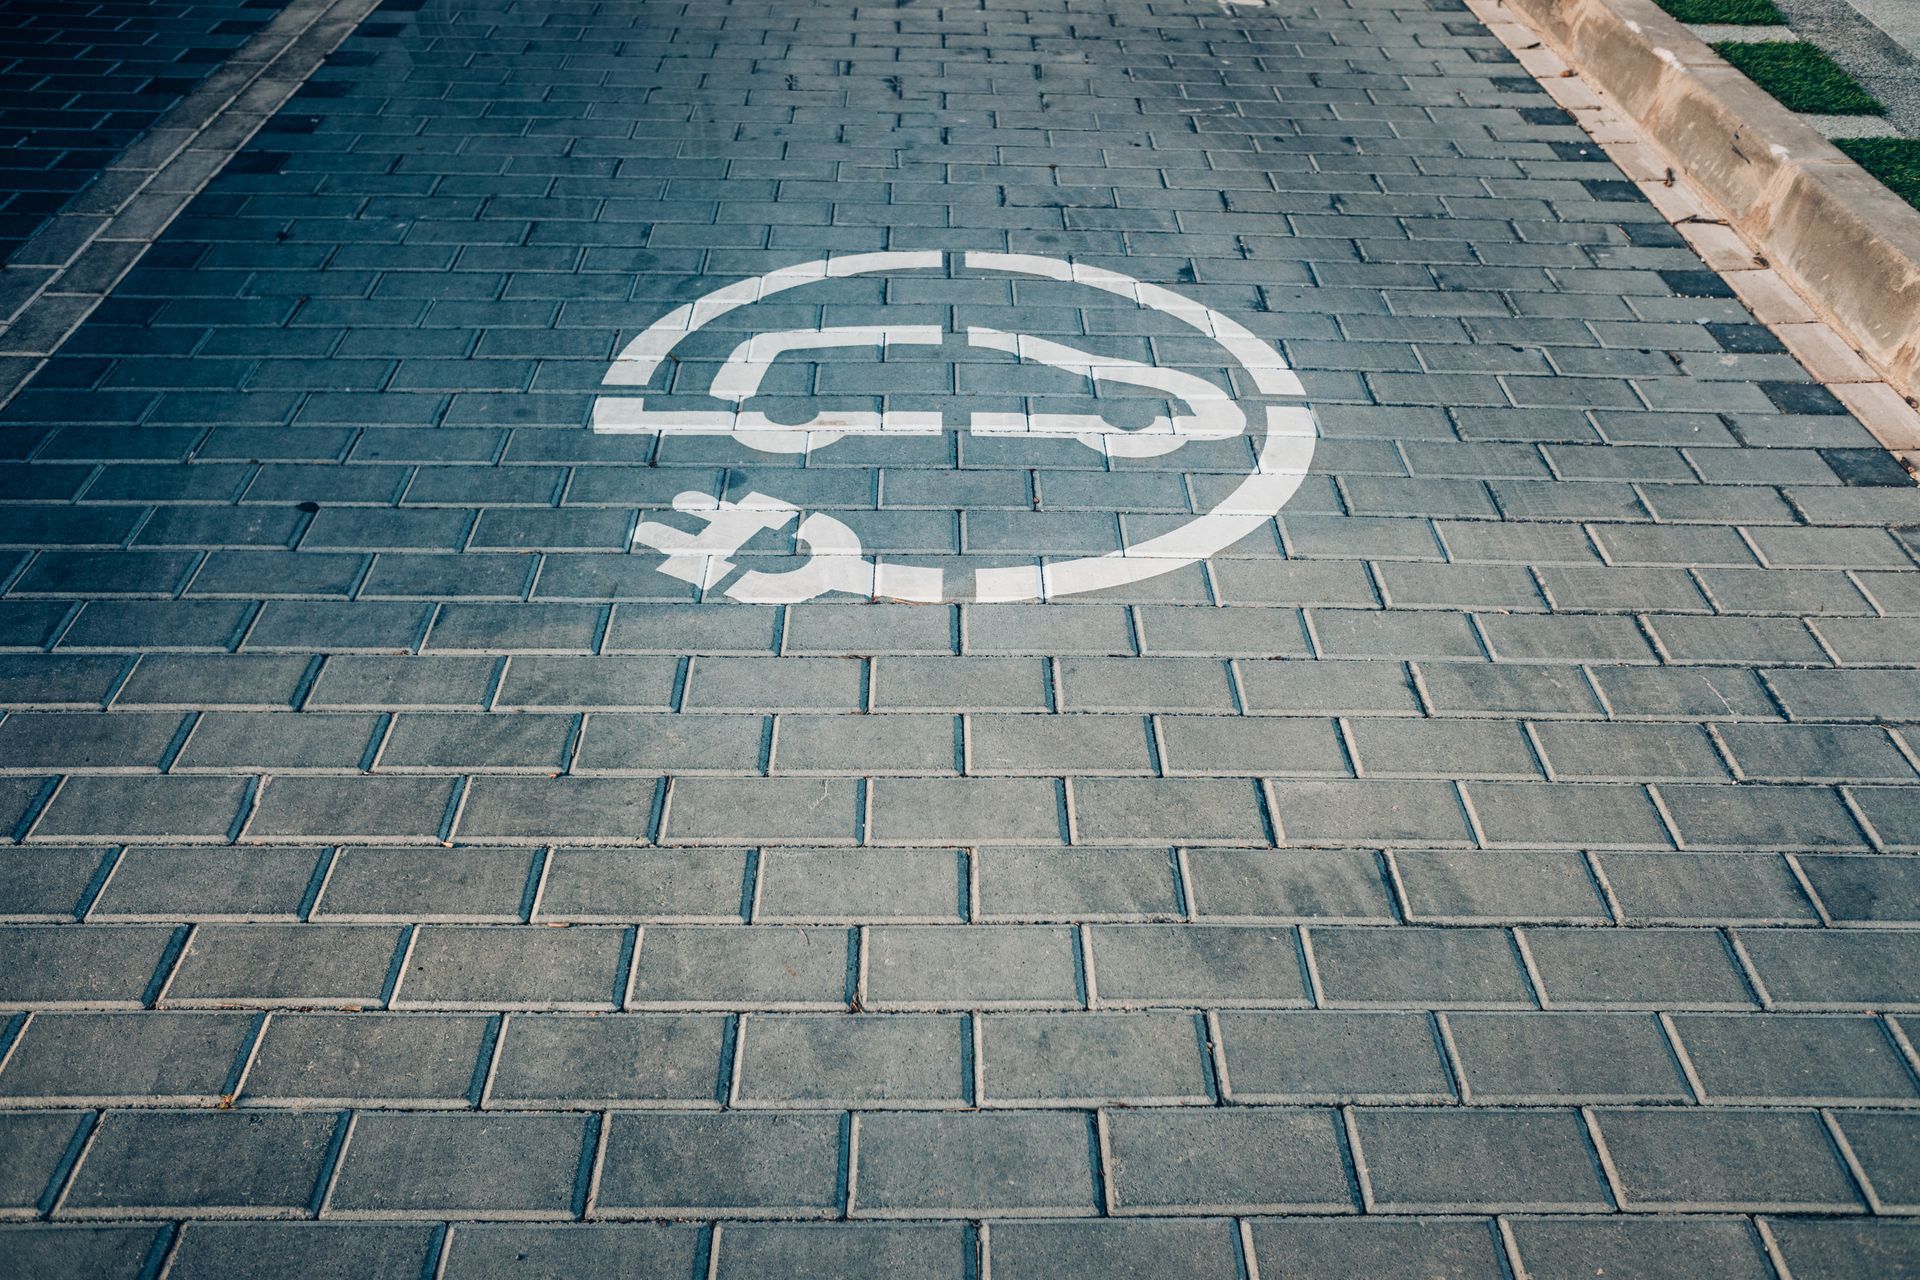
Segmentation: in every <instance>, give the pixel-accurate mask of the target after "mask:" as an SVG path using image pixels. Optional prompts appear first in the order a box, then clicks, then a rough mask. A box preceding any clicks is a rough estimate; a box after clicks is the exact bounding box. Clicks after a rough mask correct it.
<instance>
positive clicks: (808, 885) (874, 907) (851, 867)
mask: <svg viewBox="0 0 1920 1280" xmlns="http://www.w3.org/2000/svg"><path fill="white" fill-rule="evenodd" d="M966 878H967V868H966V864H965V859H964V858H962V857H961V856H960V855H959V854H958V853H956V852H955V851H953V850H950V849H769V850H767V851H765V852H764V853H762V854H761V857H760V882H759V886H758V895H757V900H756V904H755V908H754V918H755V919H756V920H767V921H774V920H791V921H799V922H813V921H849V922H854V921H871V920H897V921H903V922H925V923H937V922H953V921H957V920H958V919H959V918H960V915H961V912H962V910H963V909H964V908H963V902H962V899H963V897H964V894H965V885H966Z"/></svg>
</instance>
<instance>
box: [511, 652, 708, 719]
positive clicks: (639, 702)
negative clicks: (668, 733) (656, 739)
mask: <svg viewBox="0 0 1920 1280" xmlns="http://www.w3.org/2000/svg"><path fill="white" fill-rule="evenodd" d="M676 665H677V664H676V663H675V662H674V661H673V660H672V659H671V658H645V657H639V658H628V657H614V656H607V657H591V658H589V657H580V656H569V655H562V654H540V653H533V654H515V655H513V656H512V657H511V658H509V659H508V660H507V669H506V673H505V674H504V675H503V676H501V677H500V690H499V693H498V694H497V695H496V699H495V706H496V708H497V709H500V710H513V711H522V710H534V709H538V710H543V711H573V710H587V711H597V710H608V711H665V710H667V709H668V708H669V707H671V706H672V705H673V704H672V697H673V688H674V680H675V669H676Z"/></svg>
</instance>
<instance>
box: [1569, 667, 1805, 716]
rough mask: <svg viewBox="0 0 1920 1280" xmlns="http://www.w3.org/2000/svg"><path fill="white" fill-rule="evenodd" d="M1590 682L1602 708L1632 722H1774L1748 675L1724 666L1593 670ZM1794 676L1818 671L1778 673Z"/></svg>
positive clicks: (1767, 701)
mask: <svg viewBox="0 0 1920 1280" xmlns="http://www.w3.org/2000/svg"><path fill="white" fill-rule="evenodd" d="M1591 670H1592V678H1593V683H1594V687H1595V688H1597V689H1598V690H1599V691H1600V696H1601V697H1602V698H1604V699H1606V704H1607V707H1608V709H1609V710H1610V711H1612V713H1613V714H1614V715H1615V716H1617V717H1621V718H1632V719H1637V720H1720V719H1735V718H1739V719H1762V720H1773V719H1777V718H1778V717H1779V714H1780V713H1779V711H1778V710H1777V709H1776V707H1775V706H1774V702H1773V699H1772V698H1770V697H1768V696H1767V690H1766V688H1765V686H1763V685H1762V684H1761V682H1760V678H1759V677H1758V676H1757V675H1755V674H1754V673H1753V672H1751V671H1742V670H1737V669H1734V668H1729V667H1715V668H1710V669H1709V668H1701V669H1699V670H1691V671H1689V670H1684V669H1681V668H1677V667H1658V668H1641V667H1594V668H1592V669H1591ZM1783 674H1787V675H1791V676H1794V677H1800V676H1809V675H1819V674H1821V673H1819V672H1804V671H1796V672H1790V673H1783Z"/></svg>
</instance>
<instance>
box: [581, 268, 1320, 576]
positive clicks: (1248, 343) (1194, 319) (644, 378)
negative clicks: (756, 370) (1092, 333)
mask: <svg viewBox="0 0 1920 1280" xmlns="http://www.w3.org/2000/svg"><path fill="white" fill-rule="evenodd" d="M962 258H963V264H964V265H965V266H967V267H970V268H975V269H978V270H982V271H1000V272H1005V273H1008V274H1011V275H1024V276H1031V277H1035V278H1038V279H1043V280H1057V281H1062V282H1068V283H1073V284H1082V285H1086V286H1088V287H1089V288H1094V289H1099V290H1102V291H1104V292H1106V293H1111V294H1116V295H1118V296H1120V297H1123V298H1128V299H1131V300H1132V301H1133V302H1135V303H1137V304H1138V305H1140V306H1143V307H1146V308H1148V309H1149V310H1153V311H1160V312H1163V313H1165V314H1167V315H1170V316H1172V317H1173V318H1174V319H1176V320H1179V321H1180V322H1181V323H1183V324H1185V325H1187V326H1188V327H1190V328H1192V329H1196V330H1198V331H1199V332H1200V333H1202V334H1204V335H1205V336H1207V337H1209V338H1211V339H1213V340H1214V341H1215V342H1216V343H1218V344H1219V345H1220V347H1221V348H1222V349H1224V350H1225V351H1226V352H1227V353H1228V354H1229V355H1231V356H1232V357H1233V358H1234V360H1235V361H1236V362H1237V363H1238V364H1239V365H1240V366H1241V367H1242V368H1243V369H1245V370H1246V371H1247V373H1248V376H1249V377H1251V378H1252V379H1253V384H1254V386H1255V387H1256V388H1257V389H1258V390H1259V391H1260V392H1261V394H1263V395H1267V396H1284V397H1301V396H1303V395H1304V390H1303V388H1302V387H1301V385H1300V380H1299V378H1298V377H1297V376H1296V375H1295V374H1294V373H1293V371H1292V369H1291V367H1290V366H1289V365H1288V364H1287V362H1286V358H1285V357H1284V356H1282V355H1281V354H1280V353H1279V352H1278V351H1277V350H1275V349H1274V348H1273V347H1272V346H1271V345H1270V344H1268V343H1266V342H1263V341H1261V340H1260V339H1259V338H1258V337H1256V336H1255V335H1254V334H1253V332H1252V331H1251V330H1249V329H1248V328H1247V327H1246V326H1245V325H1242V324H1241V323H1240V322H1239V321H1237V320H1234V319H1231V318H1230V317H1228V316H1225V315H1222V314H1221V313H1220V312H1218V311H1215V310H1214V309H1213V308H1212V307H1209V306H1207V305H1205V304H1204V303H1200V302H1196V301H1194V300H1193V299H1191V298H1187V297H1185V296H1183V295H1181V294H1178V293H1175V292H1174V291H1173V290H1171V289H1167V288H1163V287H1162V286H1160V285H1155V284H1148V283H1146V282H1145V281H1142V280H1136V279H1134V278H1133V277H1132V276H1127V275H1122V274H1121V273H1119V272H1117V271H1109V270H1106V269H1105V268H1102V267H1092V266H1088V265H1086V264H1084V263H1077V262H1070V261H1067V260H1066V259H1062V258H1050V257H1045V256H1042V255H1039V254H1022V253H990V252H976V251H972V250H969V251H966V252H965V253H964V254H963V255H962ZM945 265H946V253H945V252H944V251H943V250H938V249H931V250H923V251H911V252H907V251H888V252H881V253H859V254H845V255H838V256H835V257H830V258H822V259H817V260H815V261H812V262H802V263H797V264H795V265H793V266H788V267H780V268H778V269H776V270H774V271H770V272H767V273H766V274H765V275H759V276H754V277H751V278H749V279H746V280H741V281H737V282H736V283H734V284H730V285H726V286H723V287H722V288H719V289H716V290H714V291H713V292H712V293H709V294H706V295H704V296H702V297H700V298H697V299H695V300H694V301H692V302H690V303H686V304H684V305H682V306H680V307H677V308H675V309H674V310H672V311H670V312H668V313H667V314H666V315H664V316H662V317H661V318H660V319H658V320H656V321H654V322H653V323H652V324H650V325H648V326H647V328H646V329H645V330H643V331H642V332H641V333H640V334H639V335H638V336H636V337H635V338H634V339H633V341H631V342H629V343H628V344H627V345H626V346H625V347H624V348H622V350H621V352H620V354H619V355H618V356H617V357H615V359H614V362H613V365H612V367H611V368H609V369H608V371H607V374H606V376H605V377H604V378H603V379H602V380H601V381H602V383H603V385H606V386H610V387H641V386H646V385H647V384H648V383H650V382H651V381H652V380H653V375H654V374H655V373H656V372H657V371H658V369H659V367H660V364H661V362H662V361H663V360H665V359H666V358H667V356H669V355H670V354H672V352H673V350H674V349H675V348H676V347H678V346H679V345H680V343H681V342H683V341H685V340H686V339H687V337H689V336H690V335H691V334H694V333H696V332H698V331H699V330H700V329H701V328H702V327H704V326H705V325H707V324H709V323H710V322H712V321H713V320H716V319H718V318H719V317H721V316H723V315H726V314H727V313H728V312H731V311H734V310H737V309H738V308H740V307H744V306H747V305H748V304H750V303H753V302H758V301H760V300H761V299H764V298H768V297H772V296H773V295H775V294H779V293H785V292H786V291H787V290H789V289H797V288H800V287H802V286H803V285H809V284H815V283H819V282H821V281H825V280H838V279H846V278H849V277H853V276H862V275H873V274H876V273H882V272H896V271H926V270H938V269H941V268H943V267H944V266H945ZM633 403H634V402H633V401H632V400H631V399H630V398H628V397H601V399H599V400H598V401H596V402H595V404H594V417H593V430H595V431H596V432H603V433H620V432H623V431H624V432H634V431H636V430H641V431H644V432H646V433H651V432H652V431H653V430H654V429H653V428H635V427H633V426H623V425H622V423H621V412H620V411H621V408H622V407H623V406H627V405H631V404H633ZM603 406H605V410H604V411H603ZM1266 427H1267V434H1266V439H1265V440H1264V441H1263V442H1262V444H1261V447H1260V452H1259V454H1258V456H1257V458H1256V459H1255V462H1254V468H1253V470H1252V472H1250V473H1249V474H1248V475H1247V476H1246V477H1245V478H1244V479H1242V480H1241V481H1240V483H1239V484H1238V485H1236V486H1235V487H1234V489H1233V491H1232V492H1231V493H1229V494H1227V496H1226V497H1225V498H1223V499H1222V500H1221V501H1220V502H1219V503H1218V504H1216V505H1215V506H1214V507H1213V508H1211V509H1210V510H1208V511H1205V512H1202V513H1201V514H1200V515H1197V516H1195V517H1194V518H1193V519H1192V520H1190V521H1188V522H1187V523H1186V524H1184V525H1181V526H1180V527H1179V528H1177V529H1172V530H1169V531H1168V532H1166V533H1163V534H1159V535H1157V536H1155V537H1152V538H1148V539H1146V540H1145V541H1142V542H1138V543H1133V544H1130V545H1128V546H1123V547H1121V548H1120V549H1119V550H1117V551H1110V552H1107V553H1106V554H1104V555H1098V556H1081V557H1077V558H1075V559H1071V560H1061V561H1054V562H1049V561H1046V560H1044V559H1043V560H1042V563H1041V564H1040V565H1038V566H1028V565H1016V566H1009V567H1005V568H992V569H980V570H976V571H975V573H974V592H973V595H972V596H971V597H970V599H971V600H973V601H975V602H983V603H985V602H991V603H1016V602H1023V601H1039V600H1051V599H1055V598H1058V597H1060V596H1069V595H1078V594H1082V593H1085V592H1089V591H1099V590H1103V589H1106V588H1109V587H1117V586H1125V585H1128V584H1131V583H1135V582H1142V581H1145V580H1147V579H1149V578H1155V577H1158V576H1159V575H1161V574H1163V573H1170V572H1172V571H1173V570H1175V569H1178V568H1182V567H1184V566H1185V565H1189V564H1193V563H1196V562H1198V561H1201V560H1205V559H1207V558H1209V557H1211V556H1213V555H1216V554H1218V553H1219V552H1221V551H1224V550H1225V549H1226V548H1227V547H1229V546H1232V545H1233V544H1234V543H1235V542H1238V541H1239V540H1240V539H1242V538H1244V537H1246V536H1247V535H1248V534H1250V533H1252V532H1254V531H1255V530H1257V529H1258V528H1259V527H1260V526H1261V525H1263V524H1265V523H1266V522H1267V521H1268V520H1270V519H1272V518H1273V517H1274V516H1276V515H1278V514H1279V512H1280V508H1281V507H1283V506H1285V505H1286V503H1287V501H1288V499H1290V498H1292V497H1293V495H1294V493H1295V492H1296V491H1298V489H1299V488H1300V485H1301V484H1302V482H1304V481H1305V479H1306V474H1307V468H1308V466H1309V465H1310V464H1311V463H1312V461H1313V452H1314V444H1315V441H1316V440H1317V439H1318V437H1319V429H1318V427H1317V425H1316V424H1315V421H1314V417H1313V411H1312V409H1310V408H1309V407H1308V406H1306V405H1304V404H1301V405H1270V406H1268V408H1267V423H1266ZM723 434H724V433H723ZM878 567H879V569H880V570H881V571H880V572H879V573H878V574H877V575H876V576H877V577H878V578H880V579H885V578H886V576H887V575H886V574H885V572H884V569H885V568H886V566H885V565H879V566H878ZM901 567H904V566H901ZM872 594H873V598H875V599H913V600H918V601H923V602H927V603H933V602H936V601H938V602H950V601H951V600H952V599H960V598H958V597H953V598H950V597H948V596H946V594H945V592H944V584H943V586H942V589H941V590H940V591H938V592H935V593H931V594H929V593H926V592H924V591H919V590H916V591H913V592H912V593H911V594H910V595H902V594H900V593H898V592H890V591H882V590H880V589H879V583H878V582H876V589H875V591H874V592H873V593H872Z"/></svg>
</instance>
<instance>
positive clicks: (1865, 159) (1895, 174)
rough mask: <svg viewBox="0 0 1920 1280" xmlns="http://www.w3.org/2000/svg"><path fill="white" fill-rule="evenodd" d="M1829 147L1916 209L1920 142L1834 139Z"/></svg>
mask: <svg viewBox="0 0 1920 1280" xmlns="http://www.w3.org/2000/svg"><path fill="white" fill-rule="evenodd" d="M1833 145H1834V146H1836V147H1838V148H1840V149H1841V150H1842V151H1844V152H1846V153H1847V154H1848V155H1850V156H1852V157H1853V160H1854V163H1855V164H1858V165H1859V166H1860V167H1861V168H1862V169H1865V170H1866V171H1867V172H1868V173H1870V174H1872V175H1873V176H1874V177H1876V178H1878V179H1880V181H1881V182H1883V183H1885V184H1886V186H1887V189H1888V190H1890V191H1892V192H1893V194H1895V195H1897V196H1899V197H1900V198H1901V199H1902V200H1905V201H1906V202H1907V203H1908V204H1910V205H1912V206H1913V207H1914V208H1916V209H1920V138H1835V139H1834V140H1833Z"/></svg>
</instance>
